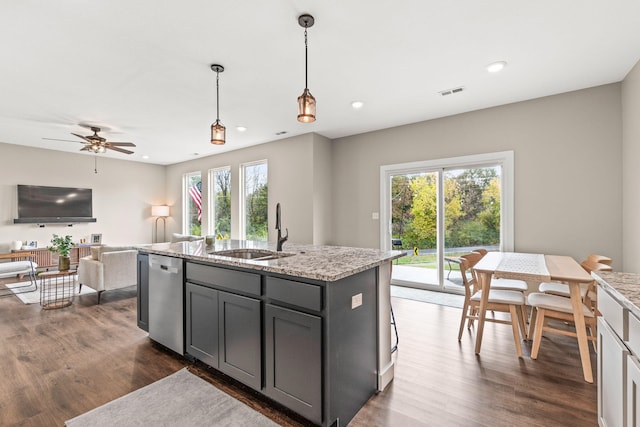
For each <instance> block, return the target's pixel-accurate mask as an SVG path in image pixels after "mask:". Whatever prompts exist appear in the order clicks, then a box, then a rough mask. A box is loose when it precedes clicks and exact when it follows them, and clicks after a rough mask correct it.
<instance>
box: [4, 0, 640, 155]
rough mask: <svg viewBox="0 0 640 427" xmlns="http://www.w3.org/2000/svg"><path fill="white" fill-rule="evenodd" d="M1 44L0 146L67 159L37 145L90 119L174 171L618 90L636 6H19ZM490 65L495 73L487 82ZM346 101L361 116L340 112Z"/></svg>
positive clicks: (74, 1) (71, 147) (633, 40)
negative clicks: (215, 133)
mask: <svg viewBox="0 0 640 427" xmlns="http://www.w3.org/2000/svg"><path fill="white" fill-rule="evenodd" d="M302 13H310V14H312V15H313V16H314V17H315V20H316V22H315V25H314V26H313V27H312V28H310V29H309V89H310V91H311V93H312V94H313V95H314V96H315V98H316V99H317V104H318V112H317V120H316V122H314V123H311V124H303V123H298V122H297V121H296V115H297V104H296V98H297V97H298V96H299V95H300V94H301V93H302V90H303V89H304V35H303V33H304V30H303V29H302V28H301V27H300V26H299V25H298V21H297V18H298V16H299V15H300V14H302ZM0 39H1V40H2V50H1V54H0V69H1V70H2V74H1V78H0V142H4V143H9V144H19V145H26V146H33V147H42V148H50V149H54V150H63V151H69V152H78V150H79V149H80V148H82V145H80V144H79V143H74V142H60V141H50V140H45V139H43V138H58V139H68V140H70V141H75V140H76V139H77V138H75V137H74V136H72V135H70V133H71V132H74V133H79V134H83V135H89V134H91V132H90V131H89V130H88V129H86V128H85V127H82V126H81V125H82V124H84V125H97V126H100V127H103V128H105V129H109V131H106V132H103V133H102V136H104V137H106V138H107V139H108V140H110V141H130V142H134V143H135V144H136V145H137V147H136V148H134V149H133V150H134V151H135V154H132V155H126V154H121V153H109V154H105V155H106V156H109V157H116V158H122V159H127V160H135V161H144V162H149V163H156V164H172V163H177V162H180V161H185V160H190V159H193V158H194V157H196V154H195V153H198V154H197V156H207V155H212V154H216V153H221V152H224V151H229V150H234V149H238V148H241V147H247V146H250V145H254V144H260V143H264V142H268V141H273V140H276V139H280V138H285V137H289V136H293V135H299V134H304V133H308V132H316V133H318V134H321V135H324V136H326V137H328V138H332V139H333V138H337V137H342V136H347V135H353V134H357V133H362V132H366V131H371V130H376V129H381V128H387V127H391V126H397V125H402V124H407V123H413V122H418V121H423V120H428V119H433V118H437V117H443V116H448V115H452V114H458V113H462V112H466V111H472V110H477V109H481V108H487V107H491V106H496V105H502V104H507V103H512V102H516V101H521V100H526V99H531V98H537V97H541V96H546V95H552V94H556V93H561V92H567V91H571V90H577V89H582V88H586V87H592V86H598V85H602V84H606V83H612V82H618V81H621V80H622V79H623V78H624V77H625V75H626V74H627V73H628V72H629V70H630V69H631V68H632V67H633V65H634V64H635V63H636V62H637V61H638V60H639V59H640V1H638V0H606V1H603V0H538V1H535V2H532V1H521V0H512V1H505V0H484V1H478V0H453V1H433V0H398V1H394V2H391V1H381V0H374V1H372V0H323V1H311V0H269V1H257V0H254V1H221V0H206V1H204V0H185V1H157V0H135V1H132V0H93V1H82V0H56V1H35V0H21V1H11V2H7V1H5V2H3V5H2V6H1V7H0ZM498 60H504V61H507V62H508V65H507V67H506V68H505V69H504V70H503V71H502V72H500V73H497V74H490V73H488V72H487V71H486V69H485V66H486V65H487V64H489V63H491V62H494V61H498ZM212 63H219V64H221V65H223V66H224V67H225V71H224V73H222V74H220V120H221V122H222V123H223V124H224V125H225V126H226V127H227V144H226V145H224V146H212V145H211V144H210V143H209V137H210V135H209V132H210V131H209V127H210V125H211V123H212V122H213V121H214V120H215V116H216V106H215V73H214V72H212V71H211V69H210V64H212ZM458 86H464V88H465V90H464V91H463V92H462V93H459V94H455V95H450V96H446V97H442V96H441V95H439V94H438V92H439V91H442V90H445V89H450V88H455V87H458ZM354 100H360V101H363V102H364V103H365V105H364V107H363V108H362V109H361V110H357V111H356V110H354V109H352V108H351V105H350V104H351V102H352V101H354ZM240 125H242V126H246V127H247V130H246V131H245V132H243V133H240V132H238V131H237V130H236V129H235V128H236V126H240ZM280 131H286V132H287V133H286V134H285V135H282V136H276V133H277V132H280ZM78 141H80V140H79V139H78ZM86 155H91V154H86ZM143 155H148V156H149V159H148V160H144V159H143V158H142V156H143Z"/></svg>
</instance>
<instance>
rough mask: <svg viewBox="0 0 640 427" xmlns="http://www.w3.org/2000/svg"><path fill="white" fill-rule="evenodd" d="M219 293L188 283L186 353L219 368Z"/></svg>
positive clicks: (186, 288) (186, 287)
mask: <svg viewBox="0 0 640 427" xmlns="http://www.w3.org/2000/svg"><path fill="white" fill-rule="evenodd" d="M218 293H219V292H218V291H217V290H215V289H211V288H208V287H206V286H199V285H194V284H193V283H187V284H186V286H185V301H186V322H185V325H186V353H187V354H190V355H191V356H194V357H195V358H196V359H199V360H201V361H203V362H204V363H206V364H207V365H209V366H211V367H213V368H218Z"/></svg>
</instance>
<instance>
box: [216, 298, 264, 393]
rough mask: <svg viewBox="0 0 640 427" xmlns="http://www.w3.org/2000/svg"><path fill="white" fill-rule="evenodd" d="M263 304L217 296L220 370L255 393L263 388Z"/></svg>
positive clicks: (245, 299) (251, 300) (248, 299)
mask: <svg viewBox="0 0 640 427" xmlns="http://www.w3.org/2000/svg"><path fill="white" fill-rule="evenodd" d="M260 315H261V312H260V300H256V299H254V298H248V297H243V296H240V295H234V294H230V293H227V292H222V291H220V292H219V293H218V322H219V324H218V334H219V341H218V343H219V351H220V360H219V365H218V369H219V370H220V371H222V372H224V373H225V374H227V375H229V376H231V377H233V378H235V379H237V380H239V381H242V382H243V383H244V384H247V385H249V386H251V387H253V388H254V389H256V390H260V389H261V388H262V351H261V349H262V338H261V337H262V333H261V332H262V327H261V325H262V323H261V321H260V320H261V316H260Z"/></svg>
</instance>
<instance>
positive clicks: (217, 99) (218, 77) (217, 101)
mask: <svg viewBox="0 0 640 427" xmlns="http://www.w3.org/2000/svg"><path fill="white" fill-rule="evenodd" d="M219 80H220V71H216V123H218V122H219V121H220V85H219V83H218V81H219Z"/></svg>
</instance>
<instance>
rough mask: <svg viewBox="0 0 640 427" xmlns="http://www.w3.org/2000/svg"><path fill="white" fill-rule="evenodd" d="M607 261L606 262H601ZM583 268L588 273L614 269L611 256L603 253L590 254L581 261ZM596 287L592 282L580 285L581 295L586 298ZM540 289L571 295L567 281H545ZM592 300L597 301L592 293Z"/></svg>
mask: <svg viewBox="0 0 640 427" xmlns="http://www.w3.org/2000/svg"><path fill="white" fill-rule="evenodd" d="M598 260H600V261H605V262H599V261H598ZM607 262H608V263H609V264H607ZM580 265H581V266H582V268H584V269H585V270H586V271H587V273H591V272H592V271H612V268H611V258H609V257H605V256H602V255H595V254H594V255H589V256H588V257H587V259H585V260H584V261H582V263H580ZM593 289H594V287H593V286H591V284H585V285H584V286H580V296H581V297H582V299H583V300H584V299H585V298H586V297H587V294H588V293H590V292H593ZM538 291H539V292H542V293H545V294H550V295H558V296H561V297H565V298H569V297H570V296H571V295H570V293H569V285H567V284H566V283H559V282H543V283H540V285H539V286H538ZM590 300H591V301H592V302H593V301H595V295H590Z"/></svg>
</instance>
